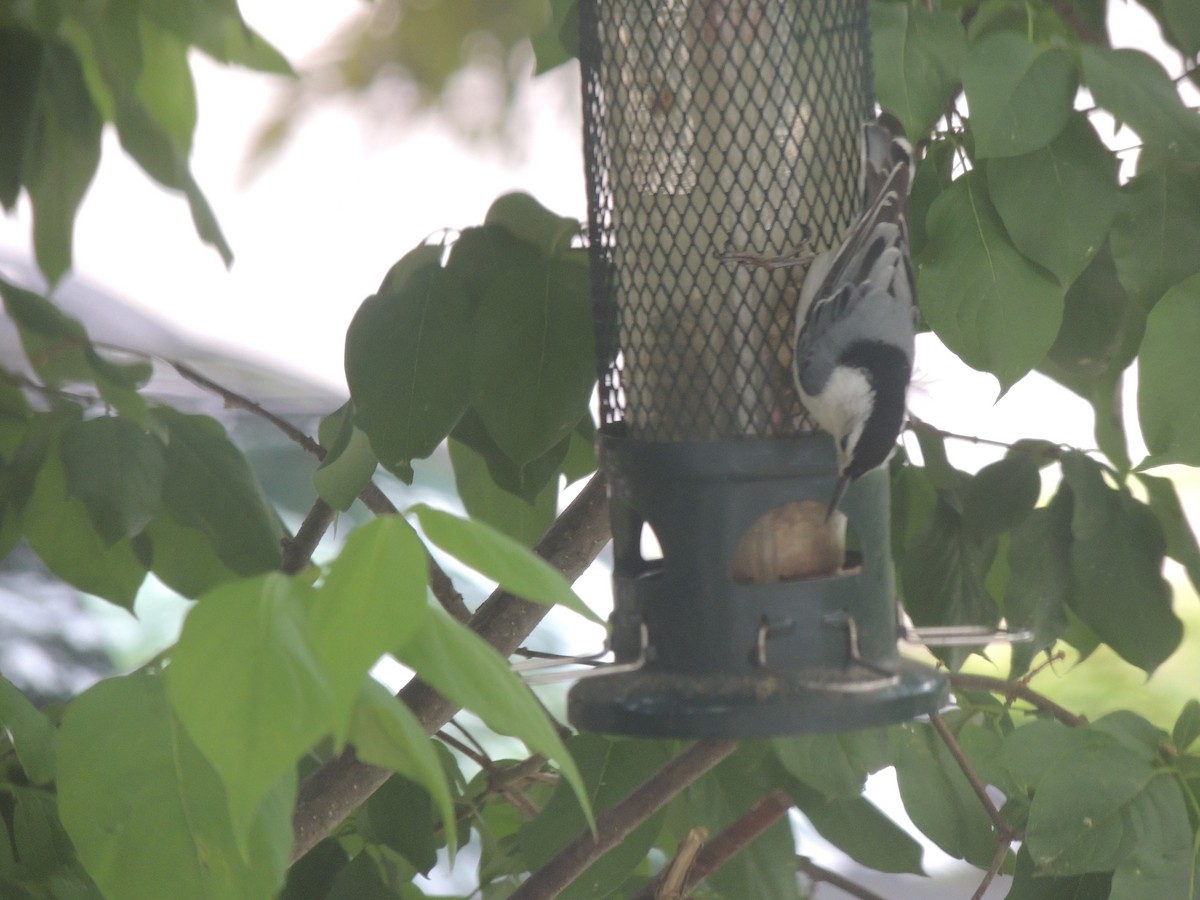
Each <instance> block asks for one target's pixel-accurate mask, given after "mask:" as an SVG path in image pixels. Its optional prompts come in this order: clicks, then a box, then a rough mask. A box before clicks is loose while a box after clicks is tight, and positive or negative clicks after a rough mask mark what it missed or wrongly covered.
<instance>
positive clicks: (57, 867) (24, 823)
mask: <svg viewBox="0 0 1200 900" xmlns="http://www.w3.org/2000/svg"><path fill="white" fill-rule="evenodd" d="M5 792H6V793H7V794H9V795H10V797H11V804H12V806H11V809H12V842H13V850H14V851H15V856H16V859H17V860H18V861H19V862H20V865H21V867H22V868H23V869H25V870H26V871H27V872H29V873H30V874H31V875H33V876H34V877H35V878H47V879H48V878H50V877H53V876H55V875H57V874H58V873H59V872H61V871H62V870H63V869H65V868H67V867H68V866H69V865H70V863H71V857H72V856H73V853H72V848H71V842H70V840H68V838H67V835H66V832H64V831H63V827H62V824H61V823H60V822H59V818H58V814H57V810H56V809H55V803H54V795H53V794H51V793H49V792H48V791H42V790H37V789H36V788H30V787H24V786H19V785H11V786H9V785H6V791H5Z"/></svg>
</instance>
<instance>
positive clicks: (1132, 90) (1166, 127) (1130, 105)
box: [1080, 44, 1200, 157]
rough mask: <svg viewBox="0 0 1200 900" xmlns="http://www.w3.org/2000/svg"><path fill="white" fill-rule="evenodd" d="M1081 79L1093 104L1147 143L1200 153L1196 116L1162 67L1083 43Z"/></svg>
mask: <svg viewBox="0 0 1200 900" xmlns="http://www.w3.org/2000/svg"><path fill="white" fill-rule="evenodd" d="M1080 57H1081V59H1082V61H1083V78H1084V81H1086V82H1087V87H1088V89H1089V90H1090V91H1091V92H1092V96H1093V97H1095V98H1096V102H1097V103H1098V104H1099V105H1100V106H1101V107H1103V108H1104V109H1106V110H1107V111H1108V112H1110V113H1112V115H1113V117H1114V118H1115V119H1116V120H1117V121H1118V122H1123V123H1124V124H1126V125H1128V126H1129V127H1130V128H1132V129H1133V130H1134V131H1136V132H1137V133H1138V136H1139V137H1141V139H1142V140H1143V141H1145V142H1146V143H1147V144H1151V145H1156V146H1158V147H1162V148H1168V147H1175V148H1179V149H1182V150H1184V151H1185V152H1187V153H1189V154H1190V155H1192V156H1193V157H1194V156H1195V155H1196V154H1197V153H1198V152H1200V117H1197V115H1196V113H1195V110H1191V109H1188V108H1187V106H1185V105H1184V103H1183V100H1182V99H1181V98H1180V96H1179V90H1178V88H1176V86H1175V83H1174V82H1173V81H1171V78H1170V76H1169V75H1167V73H1166V72H1165V71H1164V70H1163V67H1162V66H1161V65H1159V63H1158V62H1157V61H1156V60H1155V59H1154V58H1153V57H1151V56H1149V55H1148V54H1146V53H1143V52H1142V51H1141V50H1129V49H1125V50H1112V49H1110V48H1108V47H1097V46H1093V45H1091V44H1084V45H1083V47H1081V48H1080Z"/></svg>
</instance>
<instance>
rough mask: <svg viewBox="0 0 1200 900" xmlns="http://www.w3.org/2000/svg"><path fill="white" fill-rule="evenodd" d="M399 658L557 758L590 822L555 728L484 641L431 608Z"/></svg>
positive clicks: (499, 727)
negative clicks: (423, 623) (422, 624)
mask: <svg viewBox="0 0 1200 900" xmlns="http://www.w3.org/2000/svg"><path fill="white" fill-rule="evenodd" d="M395 655H396V657H397V659H399V660H400V662H402V663H404V665H406V666H408V667H409V668H410V669H412V670H414V671H415V672H416V673H417V675H419V676H420V677H421V679H422V680H424V681H426V682H428V683H429V685H430V686H431V687H433V688H434V689H435V690H437V691H438V693H440V694H442V695H444V696H445V697H447V698H448V699H450V700H453V701H454V702H455V703H457V704H459V705H460V706H464V707H466V708H467V709H469V710H471V712H473V713H475V714H476V715H477V716H479V717H480V718H481V719H483V721H484V722H485V723H486V724H487V726H488V727H489V728H491V729H492V730H493V731H496V732H499V733H500V734H511V735H513V736H514V737H517V738H520V739H521V740H522V741H523V742H524V743H525V745H526V746H527V747H529V749H530V750H533V751H535V752H537V753H541V754H542V755H543V756H545V757H546V758H547V759H552V760H554V761H555V762H556V763H557V764H558V766H559V769H560V770H561V771H562V774H563V777H565V778H566V780H567V782H568V783H569V784H570V785H571V787H572V789H573V790H574V791H575V794H576V796H577V797H579V799H580V803H581V804H584V808H585V814H586V815H587V816H588V821H589V823H590V822H591V808H590V806H588V805H587V792H586V790H585V788H584V784H583V780H582V779H581V777H580V775H579V770H578V768H576V766H575V763H574V762H573V761H572V759H571V757H570V755H569V754H568V753H567V751H566V749H565V748H564V747H563V745H562V741H561V740H559V737H558V734H557V733H556V732H555V730H554V727H553V726H552V725H551V724H550V722H549V720H548V719H547V718H546V714H545V712H544V711H543V709H542V707H541V705H540V704H539V703H538V701H537V699H536V698H535V697H534V696H533V694H532V693H530V691H529V688H528V687H526V686H525V685H524V684H523V683H522V682H521V680H520V679H519V678H517V676H516V675H515V674H513V671H512V669H510V668H509V667H508V663H507V662H505V660H504V659H502V658H501V657H500V655H499V654H498V653H496V651H495V650H494V649H493V648H492V646H491V645H490V644H488V643H487V642H486V641H484V640H483V638H481V637H479V635H477V634H475V632H473V631H471V630H470V629H469V628H467V627H465V626H463V625H461V624H459V623H458V622H456V621H454V619H452V618H450V616H449V614H448V613H446V612H445V611H444V610H442V608H441V607H440V606H432V607H430V613H429V618H428V619H427V620H426V622H425V625H424V627H422V629H421V630H420V631H419V632H418V633H417V634H416V636H415V637H414V638H413V639H412V640H410V641H408V642H407V643H405V644H404V646H402V647H400V648H398V649H397V650H396V653H395Z"/></svg>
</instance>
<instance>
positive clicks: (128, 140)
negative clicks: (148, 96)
mask: <svg viewBox="0 0 1200 900" xmlns="http://www.w3.org/2000/svg"><path fill="white" fill-rule="evenodd" d="M116 99H117V109H116V125H117V135H118V136H119V137H120V139H121V146H122V147H123V148H124V149H125V152H126V153H128V154H129V155H130V156H131V157H133V159H134V161H135V162H137V164H138V165H139V166H141V167H142V170H143V171H144V172H145V173H146V174H147V175H149V176H150V177H151V178H153V179H154V180H155V181H157V182H158V183H159V184H161V185H162V186H163V187H165V188H169V189H171V190H174V191H179V192H180V193H182V194H183V195H184V197H185V198H186V200H187V202H188V208H189V209H190V210H191V213H192V224H193V225H194V226H195V228H196V234H197V235H199V237H200V239H201V240H202V241H204V243H206V244H209V245H210V246H212V247H213V248H214V249H215V250H216V251H217V253H219V254H220V256H221V259H222V260H223V261H224V263H225V265H226V266H229V265H231V264H232V263H233V249H232V248H231V247H230V246H229V243H228V241H226V240H225V235H224V234H223V233H222V232H221V226H220V225H219V224H217V217H216V215H215V214H214V213H213V211H212V207H211V206H209V204H208V200H207V199H206V198H205V196H204V194H203V192H201V190H200V185H198V184H197V183H196V179H195V178H194V177H193V176H192V172H191V169H189V168H188V163H187V156H186V154H185V153H184V152H183V151H182V150H180V149H179V147H177V146H176V145H175V142H174V140H173V139H172V137H171V135H170V134H169V133H168V132H167V131H166V129H164V128H163V127H162V126H161V125H160V124H159V123H158V122H157V121H156V120H155V119H154V118H153V116H152V115H151V114H150V111H149V110H147V109H146V107H145V106H144V105H143V104H142V103H141V102H140V101H138V100H136V99H135V98H133V97H128V96H127V97H117V98H116Z"/></svg>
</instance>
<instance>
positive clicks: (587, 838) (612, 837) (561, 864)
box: [509, 741, 737, 900]
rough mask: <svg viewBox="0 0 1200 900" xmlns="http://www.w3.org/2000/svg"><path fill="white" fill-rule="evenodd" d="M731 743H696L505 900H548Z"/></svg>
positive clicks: (707, 767)
mask: <svg viewBox="0 0 1200 900" xmlns="http://www.w3.org/2000/svg"><path fill="white" fill-rule="evenodd" d="M735 749H737V744H736V743H735V742H734V741H697V742H696V743H694V744H689V745H688V746H687V748H685V749H684V751H683V752H682V753H680V754H679V755H678V756H676V757H675V758H674V759H672V760H671V761H670V762H668V763H667V764H666V765H665V766H663V767H662V768H661V769H659V770H658V771H657V772H655V773H654V774H653V775H651V776H650V777H649V778H647V779H646V780H645V781H644V782H642V783H641V784H640V785H638V786H637V787H636V788H634V789H633V790H632V791H631V792H630V793H629V794H628V795H627V796H626V797H625V798H624V799H623V800H620V801H618V802H617V803H616V804H614V805H613V806H610V807H609V808H608V809H606V810H604V811H603V812H598V813H597V814H596V833H595V835H593V834H592V833H591V832H590V831H585V832H584V833H583V834H581V835H580V836H579V837H577V838H575V840H573V841H571V842H570V843H568V844H567V845H566V846H565V847H563V848H562V849H561V850H559V851H558V853H556V854H555V855H554V856H553V857H552V858H551V859H550V861H549V862H547V863H546V864H545V865H544V866H542V868H540V869H538V870H537V871H536V872H534V873H533V874H532V875H530V876H529V878H527V879H526V880H525V881H524V883H522V884H521V886H520V887H518V888H517V889H516V891H514V892H513V893H512V894H510V895H509V900H549V898H551V897H557V896H558V895H559V893H561V892H562V890H563V889H564V888H566V887H567V885H569V884H570V883H571V882H572V881H574V880H575V879H576V878H578V877H579V875H580V873H582V872H583V871H584V870H585V869H586V868H587V867H588V866H590V865H591V864H592V863H594V862H595V861H596V860H597V859H599V858H600V857H601V856H603V855H604V854H605V853H607V852H608V851H609V850H611V849H612V848H613V847H615V846H616V845H617V844H619V843H620V842H621V841H623V840H624V839H625V838H626V837H627V836H628V835H629V833H630V832H632V831H633V830H634V829H635V828H637V827H638V826H639V825H641V824H642V823H643V822H645V821H646V819H648V818H650V816H652V815H653V814H654V813H655V812H656V811H657V810H659V809H661V808H662V807H663V806H665V805H666V804H667V803H668V802H669V801H670V800H671V798H673V797H674V796H676V795H677V794H678V793H679V792H680V791H682V790H683V789H684V788H686V787H687V786H688V785H690V784H692V783H694V782H695V781H696V780H697V779H699V778H700V777H701V776H702V775H704V773H705V772H708V771H709V770H710V769H712V768H713V766H715V765H716V764H717V763H719V762H720V761H721V760H723V759H724V758H725V757H727V756H729V754H731V753H732V752H733V751H734V750H735Z"/></svg>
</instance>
